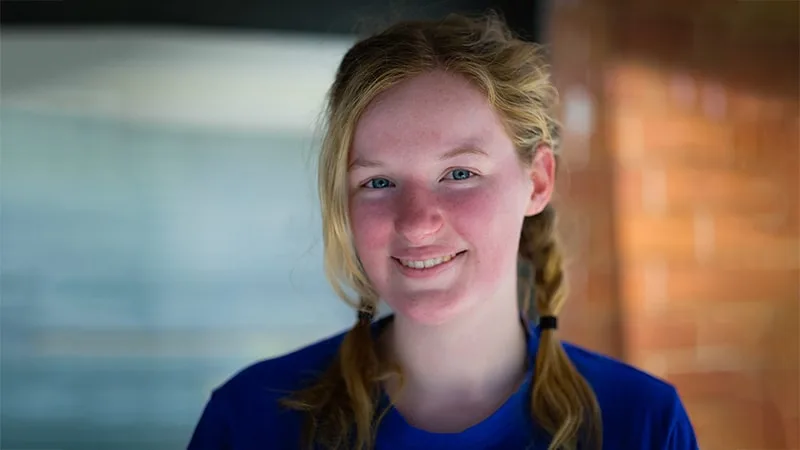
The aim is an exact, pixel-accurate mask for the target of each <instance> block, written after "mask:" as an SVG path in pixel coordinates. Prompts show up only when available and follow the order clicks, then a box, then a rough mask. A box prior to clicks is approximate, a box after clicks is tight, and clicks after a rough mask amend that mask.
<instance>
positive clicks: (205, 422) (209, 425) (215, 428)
mask: <svg viewBox="0 0 800 450" xmlns="http://www.w3.org/2000/svg"><path fill="white" fill-rule="evenodd" d="M229 436H230V435H229V422H228V414H227V410H226V408H225V401H224V399H223V398H222V396H221V395H220V394H219V391H214V392H213V393H212V394H211V398H210V399H209V400H208V403H206V406H205V408H204V409H203V413H202V415H201V416H200V420H199V421H198V422H197V425H196V426H195V429H194V432H193V433H192V437H191V439H190V441H189V446H188V447H187V450H227V449H229V448H230V446H229Z"/></svg>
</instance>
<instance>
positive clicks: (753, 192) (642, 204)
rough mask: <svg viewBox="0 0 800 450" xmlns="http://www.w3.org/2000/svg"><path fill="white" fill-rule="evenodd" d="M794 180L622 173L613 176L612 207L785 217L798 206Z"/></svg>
mask: <svg viewBox="0 0 800 450" xmlns="http://www.w3.org/2000/svg"><path fill="white" fill-rule="evenodd" d="M654 178H655V179H654ZM784 178H786V177H784ZM795 180H796V179H795ZM795 180H791V181H790V180H788V179H784V180H782V179H780V178H777V179H776V177H775V176H769V175H754V174H748V173H745V172H744V171H741V170H735V169H722V168H708V169H704V170H703V169H698V168H693V167H676V166H669V167H668V168H667V169H666V170H651V171H642V170H637V169H626V168H623V169H621V170H620V171H619V172H618V173H617V183H618V186H619V188H618V189H617V192H618V193H619V199H618V202H617V204H618V205H619V207H620V208H621V209H623V210H624V211H625V212H630V213H648V212H651V211H653V206H651V205H648V202H655V203H656V204H657V203H658V202H661V203H663V211H662V214H674V213H678V214H681V213H684V214H685V213H687V212H691V211H693V210H694V209H696V208H697V207H702V208H703V209H705V210H709V211H712V212H715V213H717V212H720V213H743V214H752V213H788V212H790V210H791V209H797V205H798V204H800V189H797V186H794V187H795V189H791V187H793V186H791V185H792V184H794V185H796V184H797V182H796V181H795ZM653 196H659V197H663V198H655V199H653V198H652V197H653ZM656 206H658V205H656ZM656 209H657V208H656Z"/></svg>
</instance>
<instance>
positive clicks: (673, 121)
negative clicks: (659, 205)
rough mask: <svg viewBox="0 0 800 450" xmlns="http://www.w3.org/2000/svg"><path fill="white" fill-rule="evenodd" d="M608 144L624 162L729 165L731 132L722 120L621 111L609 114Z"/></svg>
mask: <svg viewBox="0 0 800 450" xmlns="http://www.w3.org/2000/svg"><path fill="white" fill-rule="evenodd" d="M610 126H611V136H610V142H611V148H612V149H613V150H614V153H615V154H616V155H617V157H618V158H619V163H620V164H621V165H623V166H634V167H639V168H645V167H665V166H666V165H679V166H688V167H696V168H707V167H732V166H734V163H735V162H736V161H737V155H736V154H735V152H734V151H733V145H732V142H733V132H732V130H731V128H730V126H729V125H728V124H726V123H725V122H711V121H706V120H698V118H697V117H689V116H679V115H665V116H664V117H659V118H657V117H647V118H643V117H641V116H640V115H639V112H638V111H627V110H625V111H621V112H620V113H619V114H616V115H615V116H614V117H611V118H610Z"/></svg>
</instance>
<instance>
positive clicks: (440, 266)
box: [392, 250, 466, 278]
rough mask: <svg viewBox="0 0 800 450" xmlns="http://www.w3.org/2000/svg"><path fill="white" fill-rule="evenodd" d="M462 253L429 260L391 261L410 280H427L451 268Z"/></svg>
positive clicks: (395, 259) (398, 259)
mask: <svg viewBox="0 0 800 450" xmlns="http://www.w3.org/2000/svg"><path fill="white" fill-rule="evenodd" d="M464 253H466V250H462V251H460V252H456V253H445V254H441V253H440V254H439V256H435V257H431V258H420V257H415V258H408V259H407V258H397V257H392V259H393V260H394V262H395V264H396V265H397V267H398V268H399V269H400V271H401V272H402V273H403V274H404V275H406V276H408V277H410V278H428V277H432V276H434V275H437V274H439V273H441V272H442V271H444V270H447V269H449V268H450V267H452V266H453V264H454V263H456V262H458V261H460V260H461V257H462V256H463V255H464ZM417 258H419V259H417Z"/></svg>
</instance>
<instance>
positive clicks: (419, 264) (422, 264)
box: [400, 254, 456, 269]
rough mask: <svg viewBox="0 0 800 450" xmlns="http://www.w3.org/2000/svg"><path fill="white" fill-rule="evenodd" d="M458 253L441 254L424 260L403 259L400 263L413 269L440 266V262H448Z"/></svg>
mask: <svg viewBox="0 0 800 450" xmlns="http://www.w3.org/2000/svg"><path fill="white" fill-rule="evenodd" d="M455 257H456V255H455V254H452V255H446V256H440V257H438V258H432V259H426V260H424V261H408V260H401V261H400V263H401V264H403V265H404V266H406V267H411V268H412V269H430V268H431V267H434V266H438V265H439V264H442V263H446V262H447V261H450V260H451V259H453V258H455Z"/></svg>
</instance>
